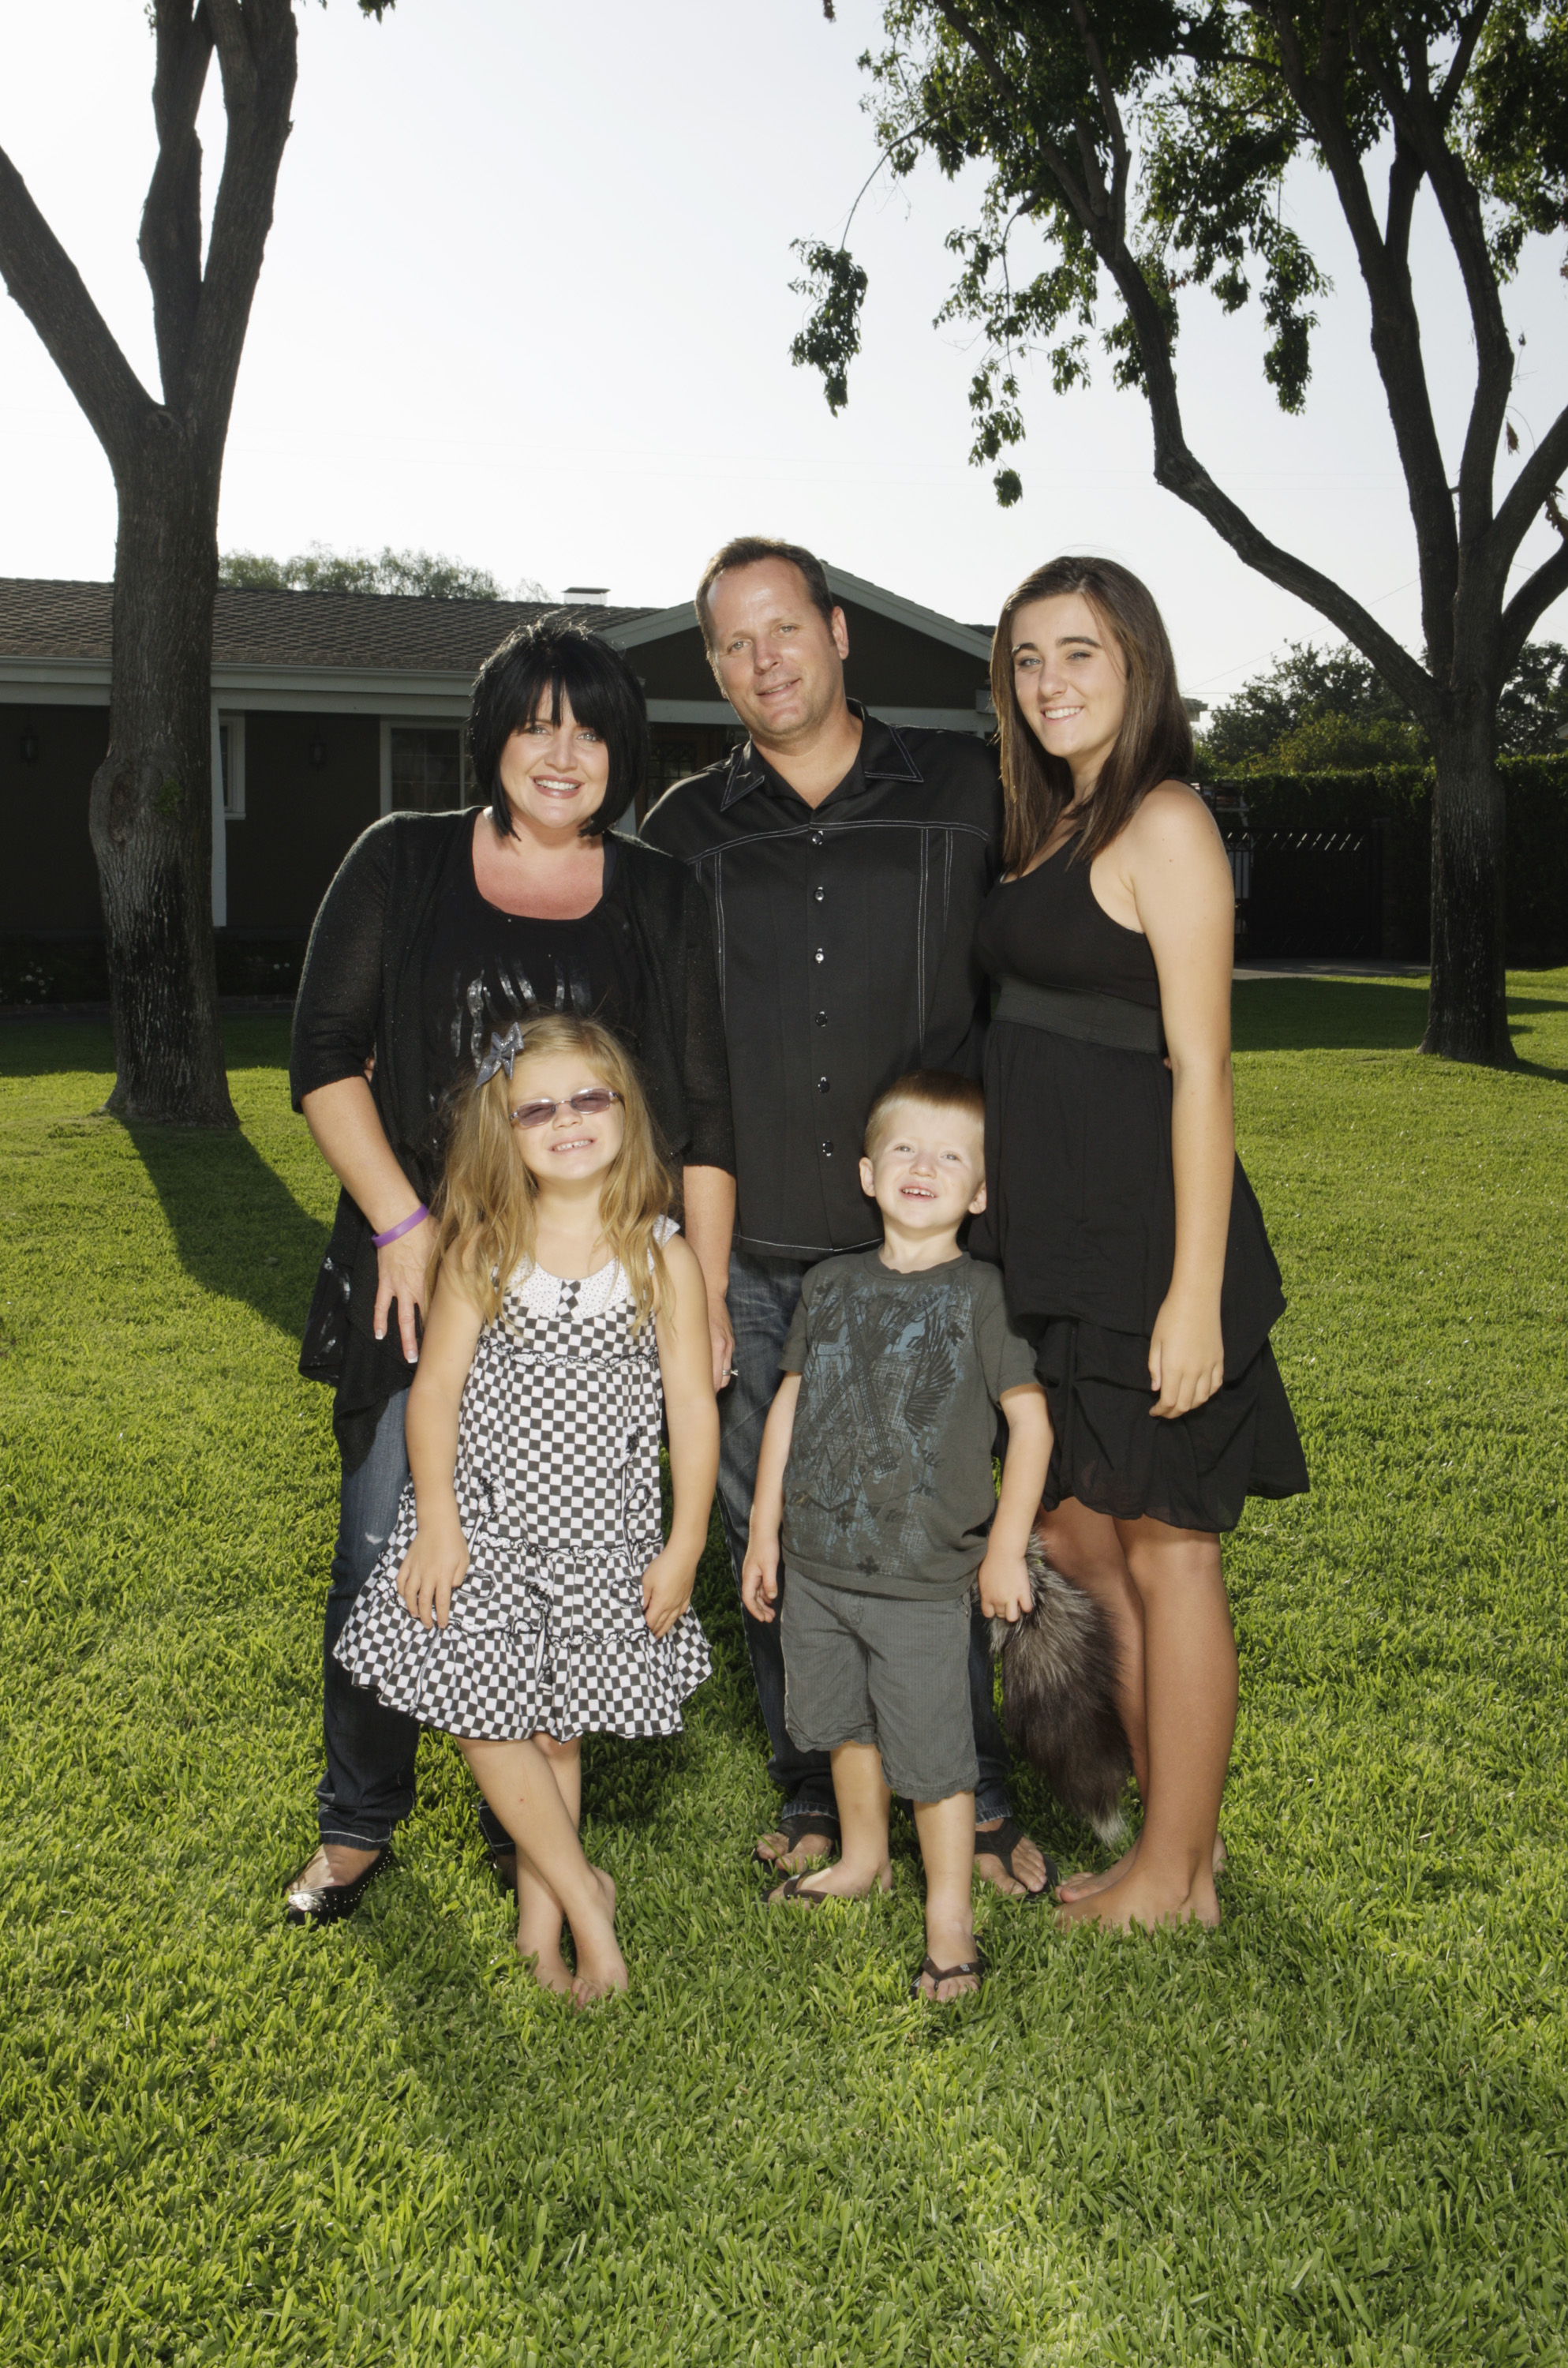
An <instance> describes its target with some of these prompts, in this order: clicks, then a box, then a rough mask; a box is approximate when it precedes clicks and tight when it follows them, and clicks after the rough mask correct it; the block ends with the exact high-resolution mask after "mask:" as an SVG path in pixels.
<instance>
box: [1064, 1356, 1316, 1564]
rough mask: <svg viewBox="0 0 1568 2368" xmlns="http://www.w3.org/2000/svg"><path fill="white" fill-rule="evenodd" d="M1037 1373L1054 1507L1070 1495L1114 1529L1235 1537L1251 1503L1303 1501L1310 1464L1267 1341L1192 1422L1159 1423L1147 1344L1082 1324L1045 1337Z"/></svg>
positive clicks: (1179, 1418)
mask: <svg viewBox="0 0 1568 2368" xmlns="http://www.w3.org/2000/svg"><path fill="white" fill-rule="evenodd" d="M1035 1367H1036V1371H1037V1372H1038V1373H1039V1375H1040V1381H1041V1383H1042V1384H1043V1386H1044V1389H1045V1395H1046V1403H1047V1405H1048V1406H1049V1407H1050V1409H1051V1429H1052V1432H1053V1434H1054V1436H1053V1439H1052V1443H1051V1466H1050V1470H1049V1472H1048V1474H1047V1475H1046V1485H1045V1492H1044V1496H1043V1497H1042V1499H1041V1501H1042V1503H1043V1505H1044V1507H1045V1509H1046V1510H1047V1511H1048V1512H1049V1511H1051V1510H1054V1508H1056V1506H1058V1505H1059V1504H1061V1503H1062V1500H1063V1499H1064V1498H1066V1497H1073V1498H1074V1499H1075V1500H1076V1502H1077V1503H1079V1504H1081V1505H1085V1506H1087V1507H1088V1508H1089V1509H1090V1511H1091V1512H1096V1513H1106V1514H1108V1515H1110V1517H1111V1518H1112V1519H1113V1520H1122V1521H1134V1520H1142V1519H1144V1518H1145V1517H1147V1518H1149V1519H1152V1520H1157V1521H1164V1522H1165V1523H1167V1524H1168V1525H1169V1526H1170V1527H1171V1528H1173V1529H1178V1530H1199V1531H1205V1532H1208V1533H1210V1534H1219V1533H1222V1532H1224V1531H1230V1530H1233V1529H1234V1528H1235V1526H1236V1524H1237V1522H1238V1521H1239V1520H1241V1517H1242V1508H1243V1507H1244V1504H1245V1501H1246V1499H1247V1497H1297V1496H1301V1495H1302V1494H1304V1493H1305V1491H1306V1490H1307V1489H1309V1488H1310V1486H1311V1485H1312V1484H1311V1481H1310V1479H1309V1477H1308V1474H1307V1465H1306V1458H1305V1456H1304V1455H1303V1454H1302V1452H1301V1438H1300V1435H1299V1433H1298V1432H1297V1429H1296V1420H1295V1417H1294V1415H1293V1414H1292V1413H1291V1411H1290V1399H1289V1398H1288V1396H1287V1395H1286V1393H1285V1384H1284V1381H1283V1379H1282V1378H1281V1376H1280V1372H1279V1368H1278V1364H1277V1363H1276V1361H1275V1357H1274V1350H1273V1347H1272V1345H1271V1344H1270V1342H1269V1341H1268V1340H1267V1339H1265V1340H1264V1342H1263V1344H1262V1346H1261V1348H1259V1349H1257V1350H1256V1352H1255V1354H1254V1355H1253V1356H1252V1357H1251V1358H1250V1359H1249V1360H1248V1361H1247V1362H1246V1363H1245V1364H1244V1365H1243V1366H1242V1367H1241V1369H1240V1371H1239V1372H1236V1373H1235V1374H1234V1376H1229V1375H1228V1376H1227V1378H1226V1380H1225V1381H1224V1382H1223V1383H1221V1387H1220V1388H1219V1389H1218V1390H1217V1391H1216V1392H1215V1394H1214V1395H1213V1396H1212V1397H1211V1398H1210V1399H1209V1400H1208V1401H1207V1403H1206V1404H1205V1405H1203V1406H1195V1407H1194V1409H1193V1410H1192V1412H1191V1413H1190V1414H1186V1415H1178V1416H1177V1417H1175V1418H1174V1419H1173V1420H1169V1421H1166V1420H1165V1419H1158V1420H1156V1419H1155V1417H1153V1415H1152V1414H1151V1412H1150V1408H1151V1406H1152V1405H1153V1391H1152V1390H1151V1389H1150V1387H1149V1342H1148V1338H1147V1337H1146V1336H1144V1335H1142V1334H1139V1333H1131V1332H1112V1331H1109V1330H1107V1329H1106V1328H1105V1327H1103V1326H1099V1325H1094V1324H1087V1323H1085V1322H1083V1321H1081V1320H1080V1319H1078V1318H1076V1317H1073V1316H1057V1317H1053V1318H1051V1320H1049V1321H1048V1322H1047V1323H1046V1324H1045V1325H1044V1326H1043V1328H1041V1329H1040V1333H1039V1336H1038V1341H1037V1347H1036V1356H1035Z"/></svg>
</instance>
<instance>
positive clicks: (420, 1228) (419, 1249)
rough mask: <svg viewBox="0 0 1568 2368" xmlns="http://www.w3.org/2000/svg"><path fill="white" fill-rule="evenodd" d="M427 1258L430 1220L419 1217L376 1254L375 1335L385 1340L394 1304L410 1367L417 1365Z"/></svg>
mask: <svg viewBox="0 0 1568 2368" xmlns="http://www.w3.org/2000/svg"><path fill="white" fill-rule="evenodd" d="M429 1255H430V1220H429V1218H428V1217H421V1218H420V1220H419V1223H418V1224H416V1225H414V1226H411V1227H410V1229H409V1231H408V1232H407V1233H406V1234H400V1235H398V1237H397V1239H396V1241H395V1242H389V1243H388V1244H387V1246H386V1247H385V1249H381V1250H378V1251H377V1252H376V1313H375V1318H374V1328H375V1334H376V1338H377V1339H378V1340H384V1339H385V1338H386V1337H387V1319H388V1316H389V1315H390V1314H391V1312H392V1302H393V1300H394V1299H395V1300H396V1302H397V1328H398V1331H399V1332H400V1334H401V1335H402V1338H403V1357H404V1359H405V1360H406V1361H407V1362H408V1363H409V1364H411V1365H416V1364H417V1363H418V1362H419V1325H418V1321H417V1319H418V1318H419V1317H420V1316H422V1315H424V1313H425V1267H426V1260H427V1258H429Z"/></svg>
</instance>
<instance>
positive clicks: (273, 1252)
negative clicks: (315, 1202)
mask: <svg viewBox="0 0 1568 2368" xmlns="http://www.w3.org/2000/svg"><path fill="white" fill-rule="evenodd" d="M126 1133H127V1134H128V1135H129V1136H130V1138H131V1142H132V1143H133V1144H135V1146H136V1151H137V1156H138V1157H139V1158H140V1159H141V1162H142V1167H144V1168H145V1169H146V1171H147V1175H148V1178H149V1180H150V1181H151V1183H152V1186H153V1190H154V1191H155V1192H156V1194H157V1196H158V1200H159V1202H160V1204H161V1206H162V1208H163V1212H164V1214H165V1217H166V1218H167V1220H168V1225H169V1231H170V1233H171V1234H172V1235H174V1243H175V1249H176V1255H177V1256H178V1258H179V1262H180V1264H181V1265H182V1266H183V1267H184V1269H185V1270H186V1272H187V1274H188V1275H189V1276H190V1277H191V1279H192V1281H195V1282H198V1283H199V1284H200V1286H201V1288H202V1290H203V1291H210V1292H216V1293H217V1294H218V1295H219V1296H220V1297H222V1298H225V1299H237V1300H240V1301H242V1302H243V1303H244V1305H245V1306H247V1307H252V1308H254V1309H255V1310H256V1314H257V1315H260V1316H262V1317H264V1318H265V1320H266V1321H267V1323H268V1324H271V1325H274V1326H276V1327H277V1329H278V1331H279V1332H281V1333H283V1334H284V1336H285V1337H286V1338H288V1339H290V1340H294V1341H297V1340H298V1338H299V1337H300V1334H301V1329H302V1327H303V1325H304V1321H305V1310H306V1309H307V1307H308V1306H309V1305H310V1299H311V1292H312V1287H313V1285H314V1282H315V1276H316V1269H317V1268H318V1267H319V1266H320V1264H321V1260H322V1254H323V1252H324V1250H325V1248H326V1241H327V1228H326V1226H325V1225H324V1224H322V1223H321V1221H320V1220H319V1219H318V1218H315V1217H312V1216H310V1215H308V1214H307V1213H306V1212H305V1211H304V1210H303V1209H302V1208H301V1206H300V1203H299V1202H298V1201H296V1200H295V1198H294V1196H293V1194H292V1193H291V1192H290V1190H288V1188H287V1186H286V1185H284V1184H282V1183H281V1182H280V1181H279V1180H278V1177H277V1176H276V1175H274V1173H273V1171H272V1169H271V1168H270V1167H268V1166H267V1162H266V1161H265V1160H264V1159H263V1158H262V1156H261V1155H260V1153H259V1152H258V1151H257V1150H256V1147H255V1145H254V1144H251V1143H250V1142H249V1141H247V1139H246V1137H245V1136H244V1135H243V1134H240V1133H220V1132H218V1131H216V1130H208V1129H205V1128H204V1129H202V1130H200V1131H199V1132H194V1131H193V1132H191V1133H187V1132H186V1131H185V1130H184V1129H183V1128H179V1127H161V1126H129V1127H127V1129H126Z"/></svg>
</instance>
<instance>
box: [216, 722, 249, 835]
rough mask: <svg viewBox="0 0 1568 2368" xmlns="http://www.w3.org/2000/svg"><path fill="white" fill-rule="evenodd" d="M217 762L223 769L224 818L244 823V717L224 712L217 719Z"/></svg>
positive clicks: (228, 820) (226, 820) (227, 820)
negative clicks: (224, 713)
mask: <svg viewBox="0 0 1568 2368" xmlns="http://www.w3.org/2000/svg"><path fill="white" fill-rule="evenodd" d="M218 761H219V763H220V764H221V765H222V768H223V820H224V821H225V822H244V818H245V719H244V716H243V715H221V716H220V717H219V718H218Z"/></svg>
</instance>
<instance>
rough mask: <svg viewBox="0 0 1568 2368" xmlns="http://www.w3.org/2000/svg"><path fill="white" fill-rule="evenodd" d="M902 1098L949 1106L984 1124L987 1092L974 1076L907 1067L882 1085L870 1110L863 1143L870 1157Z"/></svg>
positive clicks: (924, 1105) (919, 1105)
mask: <svg viewBox="0 0 1568 2368" xmlns="http://www.w3.org/2000/svg"><path fill="white" fill-rule="evenodd" d="M900 1102H913V1103H914V1105H915V1108H916V1109H917V1110H950V1111H951V1112H952V1113H953V1115H954V1117H955V1118H956V1117H958V1116H960V1115H961V1116H963V1117H964V1118H971V1119H973V1120H974V1121H975V1123H976V1125H978V1126H983V1125H984V1124H985V1096H984V1095H983V1092H982V1091H981V1089H980V1087H978V1086H977V1085H976V1084H975V1081H974V1079H973V1078H972V1077H960V1075H959V1073H958V1071H957V1070H956V1069H908V1070H906V1071H905V1072H904V1074H903V1076H902V1077H895V1078H894V1079H893V1081H892V1085H891V1086H885V1087H883V1088H882V1091H881V1093H880V1094H879V1095H878V1096H877V1099H876V1100H875V1101H874V1102H873V1103H872V1104H871V1107H870V1110H869V1111H868V1113H867V1116H866V1134H865V1141H864V1144H863V1146H862V1147H863V1149H864V1152H865V1156H866V1157H867V1158H868V1159H875V1157H876V1156H877V1145H878V1144H879V1143H880V1142H881V1138H882V1136H883V1135H884V1134H885V1133H887V1125H888V1120H889V1118H890V1116H891V1115H892V1110H893V1109H894V1106H895V1105H896V1104H897V1103H900Z"/></svg>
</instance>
